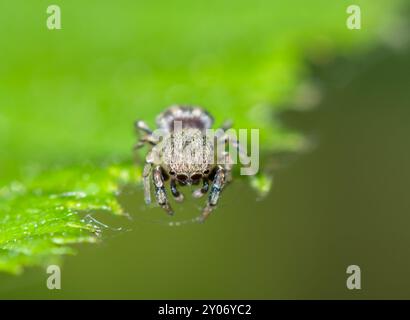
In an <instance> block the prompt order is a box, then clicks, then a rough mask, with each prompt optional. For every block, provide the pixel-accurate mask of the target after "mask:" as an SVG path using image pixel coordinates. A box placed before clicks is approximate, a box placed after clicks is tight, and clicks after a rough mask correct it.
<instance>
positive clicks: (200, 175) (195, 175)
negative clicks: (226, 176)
mask: <svg viewBox="0 0 410 320" xmlns="http://www.w3.org/2000/svg"><path fill="white" fill-rule="evenodd" d="M201 177H202V174H200V173H195V174H193V175H192V176H191V180H194V181H195V180H199V179H201Z"/></svg>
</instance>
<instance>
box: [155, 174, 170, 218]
mask: <svg viewBox="0 0 410 320" xmlns="http://www.w3.org/2000/svg"><path fill="white" fill-rule="evenodd" d="M152 180H153V181H154V187H155V197H156V199H157V202H158V204H159V205H160V206H161V207H162V208H163V209H164V210H165V211H166V212H167V213H168V214H169V215H173V214H174V211H173V210H172V208H171V206H170V204H169V202H168V198H167V194H166V192H165V185H164V177H163V175H162V170H161V167H160V166H156V167H155V168H154V170H153V172H152Z"/></svg>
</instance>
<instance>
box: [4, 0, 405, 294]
mask: <svg viewBox="0 0 410 320" xmlns="http://www.w3.org/2000/svg"><path fill="white" fill-rule="evenodd" d="M53 3H56V4H59V5H60V6H61V8H62V27H63V28H62V30H58V31H50V30H47V29H46V27H45V21H46V18H47V15H46V8H47V6H48V5H49V4H50V3H48V2H47V1H33V2H30V3H26V2H23V1H13V2H11V1H3V2H2V3H1V4H0V17H1V20H0V21H1V22H0V39H1V41H2V46H1V47H2V50H1V51H0V88H1V89H0V168H1V171H0V185H6V184H8V183H10V181H14V180H22V181H24V179H25V175H27V174H31V173H30V172H31V170H33V169H32V168H33V167H41V168H47V167H49V166H52V167H54V166H56V164H58V165H76V164H78V163H82V162H84V161H88V162H91V163H96V164H99V163H101V162H110V161H117V160H124V159H131V158H132V153H131V147H132V144H133V142H134V140H135V137H134V135H133V132H132V122H133V120H134V119H135V118H143V119H146V120H147V121H148V122H149V123H151V124H153V120H154V117H155V115H156V114H157V113H158V112H160V111H161V110H162V109H163V108H164V107H166V106H168V105H170V104H173V103H195V104H199V105H203V106H205V107H206V108H207V109H209V110H210V111H211V112H212V113H213V114H214V115H215V117H216V118H217V120H218V123H220V122H222V121H223V120H224V119H226V118H233V120H234V121H235V123H236V125H237V126H238V127H257V128H261V132H262V133H261V134H263V140H262V144H263V148H264V150H266V154H271V153H277V152H284V151H286V152H288V151H295V150H297V149H298V148H299V147H300V145H301V144H302V138H301V135H299V134H298V132H301V133H304V134H305V136H306V137H308V138H310V139H309V140H310V141H312V142H313V146H314V147H313V148H312V149H311V150H310V151H309V152H307V153H304V154H302V155H299V156H298V157H296V160H295V161H292V162H290V161H289V162H288V163H285V164H286V165H285V166H284V167H283V165H282V167H283V168H282V169H281V170H277V171H275V174H274V187H273V189H272V190H271V192H270V193H269V195H268V197H266V198H264V199H261V200H259V201H258V199H257V196H256V194H255V193H254V192H253V191H252V190H251V188H250V187H249V185H248V184H247V183H246V182H245V181H242V180H237V181H235V182H234V183H233V184H232V185H230V186H229V188H227V189H226V190H225V192H224V194H223V197H222V198H221V203H220V205H219V207H218V209H217V211H216V212H215V214H214V215H213V216H212V218H211V219H210V220H209V221H207V223H206V224H204V225H196V224H186V225H183V226H180V227H170V226H168V224H167V223H168V222H169V221H173V220H171V219H169V218H168V217H165V216H164V213H163V212H162V211H161V210H160V209H159V208H147V207H146V206H145V205H144V204H143V200H142V190H141V189H140V188H138V187H135V186H133V185H130V186H128V187H126V188H124V189H123V190H122V191H121V194H120V195H119V202H120V203H121V205H122V206H123V208H124V210H125V211H126V212H128V213H129V214H130V216H131V217H132V220H129V219H127V218H125V217H112V216H110V215H109V214H104V213H99V214H98V216H96V218H98V220H100V221H101V222H103V223H105V224H107V225H109V226H110V227H111V228H110V229H109V230H106V232H105V237H104V241H103V242H102V243H100V244H97V245H79V246H77V249H78V252H79V253H78V254H77V255H76V256H70V257H66V258H65V259H64V263H63V265H62V287H63V289H62V290H61V291H49V290H48V289H47V288H46V285H45V281H46V278H47V274H46V273H45V269H44V268H32V269H27V270H26V271H25V272H24V273H23V274H22V275H20V276H11V275H6V274H1V275H0V297H1V298H138V299H148V298H163V299H171V298H186V299H188V298H232V299H235V298H261V299H268V298H410V276H409V274H408V270H409V264H410V253H409V252H408V251H409V250H408V243H409V240H410V235H409V232H408V226H409V224H410V218H409V217H408V216H407V215H408V213H409V209H410V206H409V201H408V197H407V196H406V192H407V189H408V188H407V187H408V181H409V178H410V177H409V176H410V170H409V169H408V167H407V166H406V165H407V164H408V160H409V156H410V152H409V148H408V139H407V137H408V136H409V134H410V132H409V131H410V127H409V125H408V123H409V121H408V120H409V116H410V110H409V108H408V102H409V100H410V99H409V98H410V97H409V92H408V88H409V84H410V76H409V74H410V73H409V71H410V70H409V69H410V59H409V50H408V49H406V47H405V45H404V41H405V39H406V36H407V35H408V29H406V28H404V29H403V26H404V27H405V26H406V24H405V22H406V16H405V15H402V13H403V11H401V10H402V9H403V8H402V7H401V6H400V4H402V2H401V1H378V2H377V3H375V2H374V1H357V2H356V3H358V4H360V5H361V8H362V14H363V28H362V30H360V31H351V30H348V29H347V28H346V27H345V20H346V17H347V14H346V7H347V5H349V4H351V3H350V2H349V1H338V2H337V4H336V3H330V2H329V1H319V0H315V1H311V2H309V4H306V3H305V2H303V1H301V0H298V1H296V0H295V1H287V2H284V1H282V2H279V1H232V2H230V1H207V2H193V1H174V2H165V1H159V2H155V3H154V2H148V1H144V2H142V1H125V0H120V1H116V2H115V3H111V4H108V3H104V4H103V3H101V2H98V1H87V2H86V3H83V2H80V1H57V2H53ZM306 88H309V90H307V91H306ZM320 96H322V100H321V102H320V103H319V97H320ZM310 100H312V102H311V103H309V101H310ZM312 105H317V108H316V109H314V110H310V109H309V110H306V109H308V107H311V106H312ZM292 109H294V111H292ZM297 109H304V112H300V111H296V110H297ZM272 111H273V112H275V113H278V112H279V111H280V112H281V116H280V117H278V116H277V115H276V116H275V117H274V115H273V114H272V113H271V112H272ZM287 128H291V129H292V130H289V129H287ZM266 159H267V160H264V162H263V163H262V166H265V167H267V166H271V164H272V163H274V162H276V161H277V160H276V157H275V156H269V157H267V158H266ZM184 193H186V194H188V190H184ZM188 198H189V197H188ZM201 204H202V203H199V202H194V201H188V202H187V203H186V204H183V205H178V207H176V212H177V215H178V216H177V217H176V219H181V220H184V219H187V218H189V217H191V216H192V212H198V210H199V209H198V207H199V206H200V205H201ZM0 208H1V207H0ZM0 214H1V213H0ZM117 227H122V228H123V229H124V230H126V231H116V230H115V228H117ZM0 232H1V230H0ZM350 264H357V265H359V266H360V267H361V268H362V287H363V289H362V290H360V291H349V290H347V289H346V286H345V280H346V273H345V272H346V267H347V266H348V265H350Z"/></svg>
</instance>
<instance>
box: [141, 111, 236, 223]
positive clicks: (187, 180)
mask: <svg viewBox="0 0 410 320" xmlns="http://www.w3.org/2000/svg"><path fill="white" fill-rule="evenodd" d="M213 122H214V120H213V118H212V116H211V115H210V114H209V113H208V112H206V111H205V110H204V109H201V108H199V107H185V106H172V107H170V108H168V109H167V110H165V111H164V112H163V113H161V114H160V115H158V117H157V118H156V123H157V126H158V129H159V131H160V132H162V134H161V138H160V137H159V136H158V135H156V134H155V133H154V132H153V131H152V130H150V129H149V127H148V126H147V124H145V122H143V121H136V122H135V128H136V129H137V131H138V133H140V139H139V141H138V143H137V144H136V145H135V149H138V148H140V147H142V146H144V145H145V144H148V145H151V146H152V147H151V149H150V150H149V152H148V154H147V156H146V158H145V162H146V164H145V167H144V170H143V184H144V195H145V196H144V198H145V202H146V203H147V204H149V203H150V202H151V191H150V186H151V179H152V183H153V185H154V188H155V197H156V200H157V203H158V204H159V205H160V206H161V207H162V208H163V209H164V210H165V211H166V212H167V213H168V214H170V215H172V214H173V213H174V212H173V210H172V208H171V206H170V203H169V201H168V198H167V195H166V191H165V184H164V182H165V181H167V180H170V189H171V194H172V195H173V197H174V198H175V200H176V201H178V202H181V201H182V200H183V195H182V193H180V192H179V191H178V188H177V184H178V185H180V186H185V185H197V184H199V182H200V181H201V180H202V187H200V188H199V189H197V190H195V191H194V192H193V196H194V197H196V198H199V197H201V196H203V195H205V194H206V193H208V191H209V196H208V199H207V202H206V205H205V207H204V209H203V211H202V215H201V216H200V217H199V220H200V221H204V220H205V219H206V218H207V217H208V216H209V214H210V213H211V211H212V210H213V208H215V206H216V205H217V202H218V199H219V196H220V194H221V191H222V189H223V188H224V186H225V185H226V183H228V182H229V181H230V180H231V170H232V161H229V160H230V158H229V153H228V152H227V151H225V150H224V152H222V154H220V155H216V154H215V152H214V150H215V147H214V142H216V143H225V144H226V143H228V140H229V137H228V135H227V134H226V130H228V129H229V128H230V126H231V125H230V123H229V122H226V123H224V124H223V125H222V127H221V129H222V130H219V132H222V134H220V135H219V136H217V135H215V136H214V137H212V138H211V139H209V137H208V138H207V133H206V131H207V129H210V128H211V127H212V124H213ZM178 124H179V126H178ZM160 142H161V143H160ZM236 143H237V142H236V141H235V144H236ZM177 146H181V147H180V149H177ZM235 147H237V145H235ZM198 151H201V152H198ZM221 160H224V161H221Z"/></svg>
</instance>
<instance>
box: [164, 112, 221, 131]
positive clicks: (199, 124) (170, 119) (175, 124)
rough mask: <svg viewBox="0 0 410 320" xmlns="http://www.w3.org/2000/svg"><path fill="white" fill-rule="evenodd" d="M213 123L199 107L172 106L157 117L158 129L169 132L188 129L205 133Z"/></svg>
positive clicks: (208, 115)
mask: <svg viewBox="0 0 410 320" xmlns="http://www.w3.org/2000/svg"><path fill="white" fill-rule="evenodd" d="M213 122H214V119H213V118H212V116H211V115H210V114H209V113H208V112H206V111H205V110H204V109H202V108H199V107H185V106H172V107H169V108H168V109H167V110H165V111H164V112H163V113H161V114H160V115H158V117H157V125H158V128H160V129H163V130H166V131H169V132H173V131H178V130H179V129H189V128H192V129H198V130H201V131H205V130H206V129H209V128H211V127H212V124H213ZM175 128H176V129H175Z"/></svg>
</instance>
